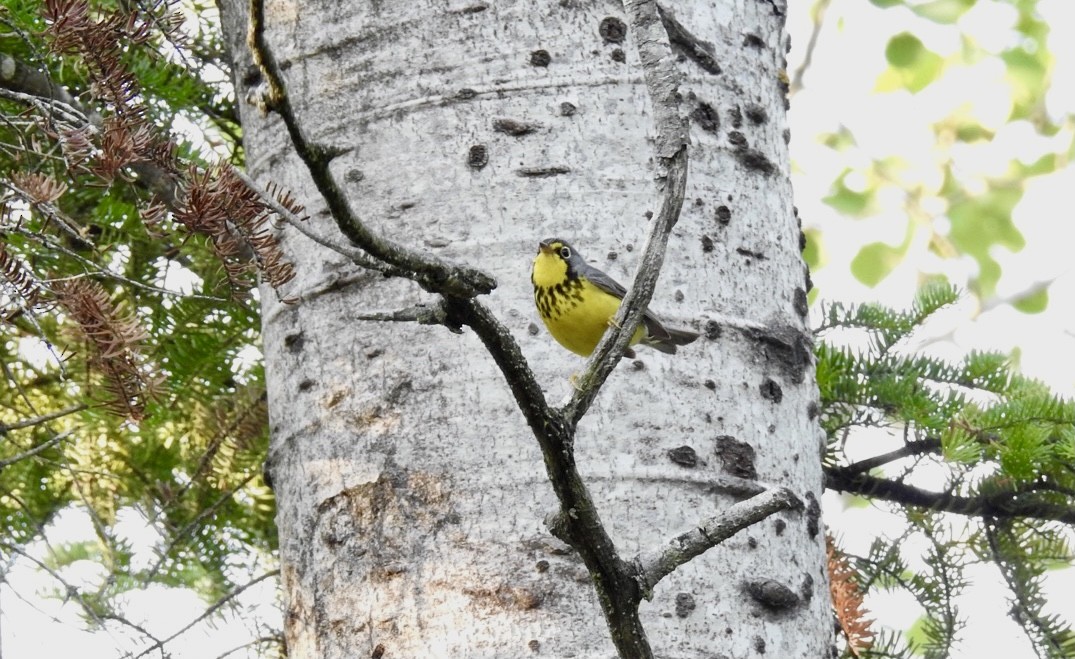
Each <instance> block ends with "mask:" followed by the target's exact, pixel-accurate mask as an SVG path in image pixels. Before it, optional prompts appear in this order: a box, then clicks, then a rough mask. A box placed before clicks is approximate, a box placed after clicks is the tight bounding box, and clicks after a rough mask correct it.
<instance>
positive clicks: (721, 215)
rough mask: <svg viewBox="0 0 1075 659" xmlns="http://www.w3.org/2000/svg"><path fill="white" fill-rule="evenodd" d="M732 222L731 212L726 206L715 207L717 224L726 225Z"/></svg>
mask: <svg viewBox="0 0 1075 659" xmlns="http://www.w3.org/2000/svg"><path fill="white" fill-rule="evenodd" d="M731 221H732V211H731V209H729V208H728V207H727V206H717V222H720V223H721V224H728V223H729V222H731Z"/></svg>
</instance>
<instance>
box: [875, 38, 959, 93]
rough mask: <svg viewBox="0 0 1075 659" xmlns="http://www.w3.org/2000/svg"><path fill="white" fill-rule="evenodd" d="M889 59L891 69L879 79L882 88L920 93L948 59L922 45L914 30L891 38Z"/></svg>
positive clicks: (878, 88)
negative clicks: (912, 32) (903, 89)
mask: <svg viewBox="0 0 1075 659" xmlns="http://www.w3.org/2000/svg"><path fill="white" fill-rule="evenodd" d="M885 59H887V60H888V64H889V67H890V68H889V69H888V70H887V71H885V72H884V73H883V74H881V77H880V78H879V79H878V81H877V90H878V91H892V90H895V89H899V88H905V89H907V90H909V91H911V92H919V91H921V90H922V89H924V88H925V87H926V86H927V85H929V84H930V83H931V82H933V81H934V80H936V79H937V77H938V76H940V74H941V71H942V70H944V58H942V57H941V56H940V55H938V54H937V53H935V52H933V51H931V50H929V49H928V48H926V47H925V46H924V45H922V42H921V41H920V40H919V39H918V37H916V36H914V35H913V34H911V33H910V32H902V33H900V34H897V35H896V36H894V37H892V38H891V39H889V41H888V45H887V46H886V47H885Z"/></svg>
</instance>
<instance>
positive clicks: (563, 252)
mask: <svg viewBox="0 0 1075 659" xmlns="http://www.w3.org/2000/svg"><path fill="white" fill-rule="evenodd" d="M560 256H562V257H563V258H565V259H569V258H571V248H570V247H568V246H567V245H564V246H563V247H561V248H560Z"/></svg>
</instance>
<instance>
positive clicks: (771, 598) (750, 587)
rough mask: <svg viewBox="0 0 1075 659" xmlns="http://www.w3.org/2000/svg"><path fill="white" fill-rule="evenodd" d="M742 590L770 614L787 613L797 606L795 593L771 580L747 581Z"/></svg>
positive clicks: (797, 601) (797, 598)
mask: <svg viewBox="0 0 1075 659" xmlns="http://www.w3.org/2000/svg"><path fill="white" fill-rule="evenodd" d="M744 589H745V590H746V592H747V594H748V595H750V597H751V599H753V600H754V601H755V602H757V603H758V604H761V605H762V606H763V607H765V608H766V609H768V610H769V611H772V612H774V613H775V612H780V611H787V610H788V609H792V608H795V607H796V606H798V605H799V596H798V595H796V594H795V591H793V590H792V589H790V588H788V587H787V586H785V585H784V584H782V583H780V582H779V581H775V580H773V579H758V580H756V581H748V582H747V583H746V584H744Z"/></svg>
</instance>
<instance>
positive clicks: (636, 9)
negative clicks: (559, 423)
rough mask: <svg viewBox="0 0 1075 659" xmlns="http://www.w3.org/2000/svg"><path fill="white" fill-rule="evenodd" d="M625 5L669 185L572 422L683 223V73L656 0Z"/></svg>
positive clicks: (584, 378) (616, 352) (620, 343)
mask: <svg viewBox="0 0 1075 659" xmlns="http://www.w3.org/2000/svg"><path fill="white" fill-rule="evenodd" d="M624 6H625V8H626V9H627V18H628V25H629V28H630V33H631V36H632V37H633V38H634V41H635V43H636V44H637V46H638V52H639V56H640V58H641V60H642V70H643V76H644V78H645V81H646V88H647V90H648V91H649V96H650V101H651V103H652V105H653V115H654V124H655V129H656V131H657V138H656V141H657V146H656V153H657V161H658V168H659V170H662V171H660V172H659V175H661V176H662V177H663V178H664V184H665V188H664V195H663V198H662V200H661V209H660V211H659V212H658V213H657V217H656V218H654V220H653V226H652V227H651V228H650V233H649V238H648V239H647V240H646V246H645V248H644V249H643V250H642V257H641V259H640V262H639V265H638V269H637V270H636V271H635V277H634V281H633V282H632V283H631V286H630V290H628V291H627V295H625V296H624V298H623V302H622V303H621V304H620V308H619V311H618V312H617V313H616V317H615V319H614V320H613V321H612V327H611V328H610V329H609V331H607V332H605V335H604V337H602V339H601V341H600V342H599V343H598V344H597V347H596V348H595V349H594V351H593V354H592V355H590V359H589V360H588V361H587V362H586V367H585V368H584V369H583V373H582V375H581V376H580V377H579V379H578V383H579V387H578V389H576V390H575V394H574V395H573V396H572V398H571V400H570V401H569V402H568V404H567V405H566V406H564V408H563V413H564V416H565V417H566V418H567V419H569V420H570V421H571V423H572V424H575V423H578V421H579V419H581V418H582V417H583V415H584V414H586V410H588V409H589V407H590V405H591V404H592V403H593V401H594V398H596V397H597V392H598V390H599V389H600V388H601V385H602V384H604V382H605V380H606V379H607V378H608V376H609V374H610V373H612V369H614V368H615V367H616V364H617V363H618V362H619V360H620V358H622V357H623V351H624V350H625V349H626V348H627V344H628V342H630V340H631V337H632V336H633V335H634V333H635V328H637V327H638V324H639V322H641V320H642V314H643V313H644V312H645V310H646V307H647V306H648V305H649V301H650V298H652V297H653V289H654V287H656V285H657V277H659V276H660V274H661V264H662V263H663V262H664V252H665V249H666V248H667V246H668V236H669V234H671V232H672V227H674V226H675V225H676V222H678V221H679V212H680V209H681V208H682V207H683V197H684V195H685V194H686V189H687V145H688V143H689V142H690V138H689V135H688V130H689V128H688V125H687V120H686V119H685V118H684V117H683V116H682V114H680V112H679V80H680V75H679V72H678V71H677V70H676V65H675V58H674V57H673V56H672V49H671V47H670V46H669V43H668V34H667V33H666V32H665V29H664V26H663V25H662V23H661V19H660V18H659V16H658V14H657V3H656V2H653V0H628V1H627V2H625V3H624Z"/></svg>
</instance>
